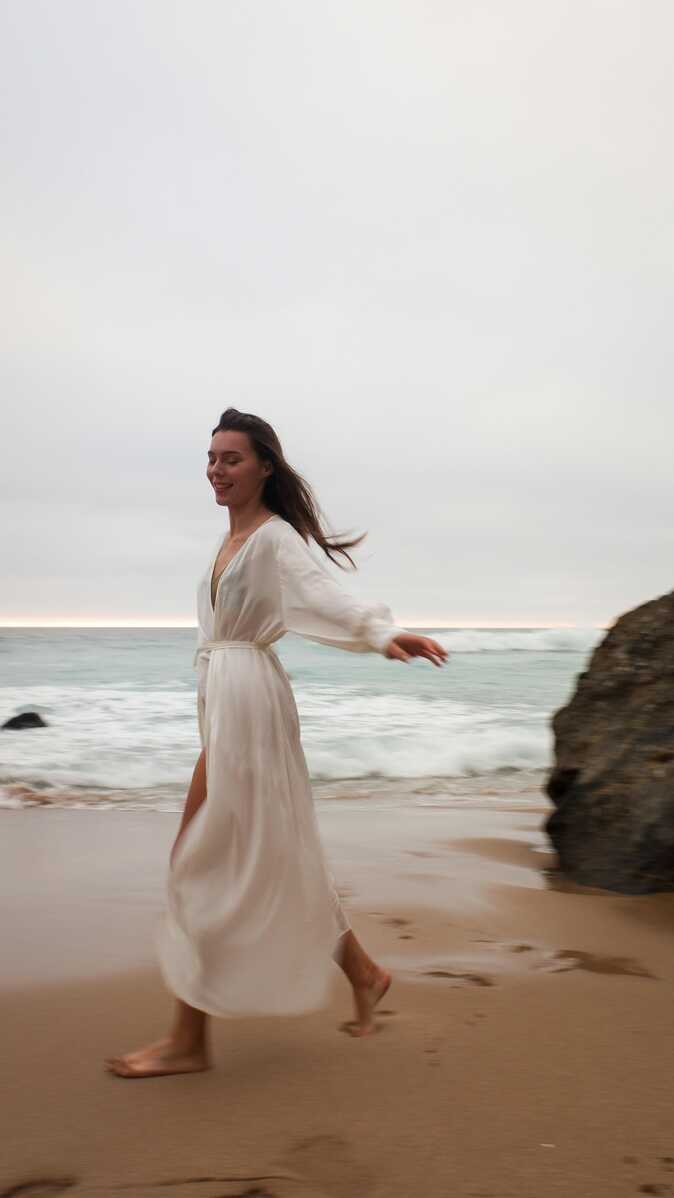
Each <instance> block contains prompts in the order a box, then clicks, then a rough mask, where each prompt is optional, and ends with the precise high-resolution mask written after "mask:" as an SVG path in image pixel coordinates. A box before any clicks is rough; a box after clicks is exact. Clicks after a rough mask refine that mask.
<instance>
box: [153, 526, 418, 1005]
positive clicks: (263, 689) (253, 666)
mask: <svg viewBox="0 0 674 1198" xmlns="http://www.w3.org/2000/svg"><path fill="white" fill-rule="evenodd" d="M221 543H222V539H221V538H219V540H218V545H217V547H216V550H215V553H214V554H213V556H212V557H211V560H210V563H209V567H208V570H207V572H206V573H205V574H204V576H203V578H202V579H201V582H200V583H199V587H198V591H197V606H198V619H199V632H198V648H197V652H196V655H195V665H196V666H197V670H198V675H197V679H198V680H197V716H198V722H199V735H200V739H201V743H202V745H203V746H204V748H205V750H206V779H207V782H206V790H207V797H206V799H205V800H204V802H203V803H202V804H201V806H200V807H199V808H198V809H197V811H196V813H195V814H194V816H193V817H192V819H191V820H190V821H189V823H188V824H187V826H186V828H185V830H184V832H183V834H182V836H181V838H180V840H179V842H178V846H177V848H176V853H175V856H174V862H173V866H172V867H169V872H168V883H167V904H166V907H165V910H164V911H163V912H162V915H161V917H160V918H159V920H158V922H157V925H156V934H155V942H156V947H157V950H158V956H159V964H160V968H161V971H162V974H163V977H164V979H165V981H166V983H167V984H168V986H169V988H170V989H171V990H172V991H173V993H174V994H175V995H177V996H178V997H179V998H181V999H182V1000H183V1001H184V1002H186V1003H189V1004H190V1005H191V1006H193V1007H197V1008H199V1009H200V1010H202V1011H206V1012H207V1013H209V1014H211V1015H219V1016H226V1015H244V1014H248V1015H263V1014H266V1015H270V1014H275V1015H287V1014H293V1013H299V1012H301V1011H307V1010H312V1009H315V1008H317V1007H319V1006H322V1005H323V1004H324V1003H325V1001H326V998H327V991H328V986H329V983H330V974H331V971H332V969H333V956H332V954H333V952H334V950H335V946H336V941H337V938H338V936H339V935H340V934H342V933H343V932H344V931H346V930H347V929H348V927H349V922H348V920H347V918H346V915H345V913H344V911H343V909H342V906H341V903H340V901H339V898H338V895H337V892H336V890H335V886H334V881H333V878H332V875H331V873H330V870H329V868H328V866H327V863H326V860H325V857H324V853H323V849H322V845H321V842H320V838H319V832H318V825H317V821H316V815H315V811H314V804H313V795H312V792H311V785H310V781H309V773H308V770H307V765H306V761H305V757H304V752H303V750H302V745H301V742H300V723H299V718H298V714H297V707H296V705H295V699H294V695H293V692H292V689H291V686H290V682H289V680H288V676H287V674H286V672H285V670H284V669H283V666H282V665H281V662H280V660H279V658H278V655H277V654H276V652H275V650H274V649H273V648H272V647H271V646H272V643H273V642H274V641H277V640H279V639H280V638H281V637H282V636H283V635H284V633H286V632H288V631H292V632H297V633H300V634H301V635H302V636H305V637H308V638H309V639H310V640H314V641H319V642H321V643H322V644H326V645H334V646H337V647H338V648H341V649H348V650H351V651H353V652H357V653H358V652H360V653H367V652H378V653H383V652H384V650H385V648H386V646H387V645H388V643H389V642H390V640H391V638H392V637H394V636H397V635H398V634H399V633H402V632H405V631H406V630H405V629H404V628H400V627H398V626H397V625H395V624H394V622H393V617H392V615H391V612H390V610H389V608H388V607H386V606H385V605H383V604H364V603H362V602H359V601H358V600H356V599H354V598H353V596H351V595H349V594H348V593H347V592H345V591H343V590H342V588H341V587H340V586H339V585H338V583H337V582H336V581H335V580H334V579H333V578H332V577H331V576H330V575H329V574H328V573H327V571H326V570H325V569H324V568H323V567H322V565H319V564H317V562H316V561H315V559H314V557H313V556H312V554H311V553H310V551H309V549H308V547H307V544H306V543H305V541H304V540H303V538H302V537H301V536H300V534H299V533H298V532H297V531H296V529H295V528H294V527H293V526H292V525H291V524H289V523H288V521H286V520H285V519H283V517H281V516H278V515H273V516H271V517H268V518H267V520H266V521H265V522H264V523H263V524H261V525H259V526H258V528H256V529H255V531H254V532H253V533H251V535H250V536H249V537H248V538H247V539H246V541H245V542H244V544H243V545H242V546H241V548H240V549H239V551H238V552H237V554H236V555H235V557H234V558H232V560H231V561H230V562H229V564H228V565H227V566H226V567H225V569H224V571H223V572H222V574H221V575H220V578H219V581H218V585H217V591H216V595H215V610H214V609H213V605H212V603H211V576H212V571H213V566H214V564H215V561H216V560H217V556H218V552H219V550H220V548H221Z"/></svg>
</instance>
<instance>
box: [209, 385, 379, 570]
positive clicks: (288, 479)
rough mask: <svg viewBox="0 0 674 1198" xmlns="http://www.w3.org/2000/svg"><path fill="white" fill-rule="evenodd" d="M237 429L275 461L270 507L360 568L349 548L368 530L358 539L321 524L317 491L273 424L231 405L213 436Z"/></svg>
mask: <svg viewBox="0 0 674 1198" xmlns="http://www.w3.org/2000/svg"><path fill="white" fill-rule="evenodd" d="M230 430H234V431H236V432H239V433H246V435H247V436H248V438H249V439H250V442H251V445H252V446H253V449H254V450H255V453H256V454H257V456H258V457H259V458H260V460H261V461H266V462H271V464H272V466H273V471H272V473H271V474H270V475H269V477H268V478H267V479H266V481H265V484H264V490H263V492H262V499H263V501H264V503H265V504H266V506H267V507H268V508H269V510H270V511H272V512H275V513H276V514H277V515H278V516H282V517H283V519H284V520H287V521H288V523H289V524H292V526H293V528H295V529H296V530H297V532H298V533H299V534H300V536H301V537H302V538H303V539H304V540H305V541H306V540H307V539H308V537H309V536H312V537H313V539H314V541H315V542H316V544H317V545H320V547H321V549H322V550H323V551H324V552H325V553H326V554H327V556H328V557H329V558H330V560H331V561H332V562H335V563H336V565H338V566H340V567H341V568H342V569H344V567H343V566H342V563H341V562H338V561H337V559H336V557H333V553H341V554H343V556H344V557H347V558H348V559H349V561H350V562H351V565H352V566H353V568H354V569H357V567H356V563H355V562H354V560H353V558H352V557H351V554H350V553H348V552H347V550H348V549H353V548H354V546H356V545H360V543H361V541H363V540H364V539H365V537H366V536H367V533H366V532H364V533H361V535H360V536H359V537H356V538H355V540H352V541H348V540H343V539H341V538H340V539H338V538H337V537H335V536H334V535H332V534H327V533H326V532H325V531H324V529H323V527H322V525H321V515H322V509H321V507H320V505H319V503H318V501H317V499H316V497H315V496H314V494H313V491H312V489H311V487H310V486H309V483H308V482H307V481H306V479H304V478H302V476H301V474H298V473H297V471H296V470H293V468H292V466H291V465H289V463H288V462H286V460H285V457H284V456H283V449H282V448H281V442H280V441H279V439H278V437H277V435H276V433H275V432H274V430H273V428H272V426H271V424H267V421H266V420H262V419H261V418H260V417H259V416H253V415H251V413H250V412H239V411H238V409H237V408H227V411H226V412H223V413H222V416H221V417H220V421H219V423H218V424H217V425H216V427H215V428H214V429H213V434H212V435H213V436H214V435H215V434H216V433H221V432H223V431H230Z"/></svg>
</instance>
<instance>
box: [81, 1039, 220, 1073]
mask: <svg viewBox="0 0 674 1198" xmlns="http://www.w3.org/2000/svg"><path fill="white" fill-rule="evenodd" d="M104 1064H105V1068H106V1069H108V1070H109V1071H110V1073H116V1074H117V1075H118V1077H164V1076H165V1075H166V1074H169V1073H200V1072H201V1071H202V1070H204V1069H210V1068H211V1063H210V1061H209V1060H208V1056H207V1053H206V1051H205V1049H198V1050H197V1051H196V1052H179V1051H178V1050H177V1048H176V1046H175V1044H174V1042H173V1040H171V1038H170V1037H167V1038H166V1039H165V1040H158V1041H157V1043H156V1044H149V1045H148V1046H147V1047H146V1048H140V1049H138V1050H137V1051H136V1052H128V1053H126V1054H125V1055H124V1056H121V1057H106V1058H105V1061H104Z"/></svg>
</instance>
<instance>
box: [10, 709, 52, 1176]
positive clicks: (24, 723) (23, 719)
mask: <svg viewBox="0 0 674 1198" xmlns="http://www.w3.org/2000/svg"><path fill="white" fill-rule="evenodd" d="M2 727H3V728H9V729H14V730H16V729H17V728H46V727H47V724H46V722H45V721H44V720H43V719H42V716H41V715H39V713H38V712H37V711H22V712H21V714H20V715H13V716H12V717H11V719H9V720H5V722H4V724H2ZM0 1198H2V1196H1V1195H0Z"/></svg>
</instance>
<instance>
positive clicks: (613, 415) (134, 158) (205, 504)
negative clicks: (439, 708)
mask: <svg viewBox="0 0 674 1198" xmlns="http://www.w3.org/2000/svg"><path fill="white" fill-rule="evenodd" d="M2 23H3V26H4V28H3V29H2V30H0V45H1V47H2V49H1V50H0V58H1V61H0V78H2V81H3V83H2V87H3V92H4V93H5V94H4V96H3V109H4V113H5V117H6V125H5V129H4V132H3V135H2V136H3V165H2V174H3V178H4V195H3V200H2V204H3V212H2V214H1V215H2V231H3V239H4V242H5V254H4V265H3V268H2V280H3V281H2V287H3V291H4V299H3V307H4V313H3V316H2V326H3V332H4V334H5V338H3V339H4V340H6V343H7V344H6V350H5V352H4V354H3V363H2V376H1V379H0V382H1V386H2V394H3V411H4V415H3V436H2V445H1V447H0V459H1V468H0V505H1V511H0V517H1V523H2V530H3V531H2V540H3V548H2V561H3V567H4V570H3V574H4V586H3V594H2V599H1V603H0V620H3V621H4V622H20V621H26V622H30V621H33V622H51V621H63V622H67V621H73V622H78V621H79V620H82V621H88V622H91V621H95V620H96V619H97V618H100V619H103V620H108V621H114V620H120V621H123V620H132V621H133V620H140V621H149V622H152V621H157V622H191V621H193V620H194V617H195V610H194V609H195V600H194V592H195V587H196V582H197V580H198V578H199V576H200V575H201V574H202V573H203V571H204V569H205V567H206V564H207V559H208V556H209V555H210V553H211V551H212V548H213V545H214V542H215V539H216V537H217V536H218V530H219V529H221V530H222V533H223V536H224V534H225V532H226V531H227V527H228V521H227V513H226V509H222V508H218V507H217V506H216V505H215V501H214V499H213V495H212V492H211V489H210V486H209V485H208V483H207V481H206V477H205V466H206V451H207V448H208V444H209V440H210V432H211V429H212V428H213V426H214V425H215V424H216V423H217V421H218V418H219V415H220V413H221V411H222V410H223V409H224V408H226V407H227V406H229V405H234V406H236V407H239V408H241V409H243V410H244V411H251V412H255V413H257V414H259V415H261V416H262V417H263V418H264V419H266V420H268V421H269V422H270V423H272V424H273V425H274V427H275V428H276V430H277V432H278V434H279V436H280V438H281V442H282V444H283V446H284V449H285V453H286V456H287V458H288V460H289V461H290V462H291V464H293V465H294V466H295V467H296V468H297V469H298V470H300V471H301V473H302V474H303V475H304V476H305V477H306V478H307V479H308V480H309V482H310V483H311V484H312V486H313V488H314V490H315V493H316V495H317V498H318V501H319V503H320V505H321V507H322V509H323V511H324V513H325V515H326V518H327V521H328V525H329V528H330V529H331V530H332V531H334V532H347V531H348V532H354V533H355V532H362V531H366V530H367V531H368V534H369V535H368V537H367V539H366V541H365V542H364V543H363V545H362V547H361V549H360V550H358V551H357V560H358V562H359V565H360V569H359V571H358V572H357V573H355V574H354V573H352V572H349V573H345V572H342V571H339V570H338V569H337V568H336V567H329V568H330V569H331V571H332V572H334V574H335V576H336V577H338V578H339V579H340V580H341V581H342V582H343V584H344V585H345V586H346V587H347V588H348V589H350V590H352V591H353V592H354V593H356V594H359V595H362V596H363V597H366V598H371V599H378V600H383V601H384V602H387V603H388V604H389V605H390V606H391V607H392V609H393V612H394V614H395V617H396V619H397V620H398V621H399V622H401V623H406V624H418V625H423V624H427V625H433V624H448V625H451V624H468V625H473V624H490V623H491V624H523V625H527V624H543V625H544V624H557V623H570V624H579V625H589V624H600V625H601V624H605V623H607V622H610V621H612V620H613V619H614V618H615V616H617V615H618V614H619V613H620V612H621V611H623V610H625V609H627V608H629V607H632V606H635V605H636V604H638V603H640V602H643V601H644V600H647V599H650V598H653V597H654V596H656V595H658V594H661V593H663V592H664V591H667V590H670V589H671V587H672V585H674V583H673V577H672V575H673V571H672V565H673V561H674V555H673V552H672V550H673V544H672V541H673V538H672V500H673V499H674V466H673V457H674V454H673V445H674V399H673V395H672V374H673V371H672V355H673V349H672V343H673V338H672V329H671V324H672V311H673V304H672V300H673V295H672V280H673V276H674V220H673V219H672V216H673V207H672V199H673V187H672V183H673V178H672V176H673V166H672V153H671V116H672V111H673V110H674V73H673V72H672V69H671V66H672V64H671V54H672V45H673V44H674V8H673V7H672V4H671V2H670V0H649V2H648V3H647V4H646V3H639V2H638V0H629V2H625V0H605V2H597V0H546V2H544V3H541V0H444V2H439V0H407V2H405V3H399V2H397V0H283V3H281V2H280V0H277V2H271V0H240V2H239V0H218V2H217V3H216V2H204V0H179V2H177V3H176V2H170V0H99V2H97V3H92V2H91V0H58V2H57V3H55V2H54V0H44V2H43V0H10V2H8V0H5V3H4V4H3V6H2ZM7 334H8V337H7ZM324 560H327V559H324Z"/></svg>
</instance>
